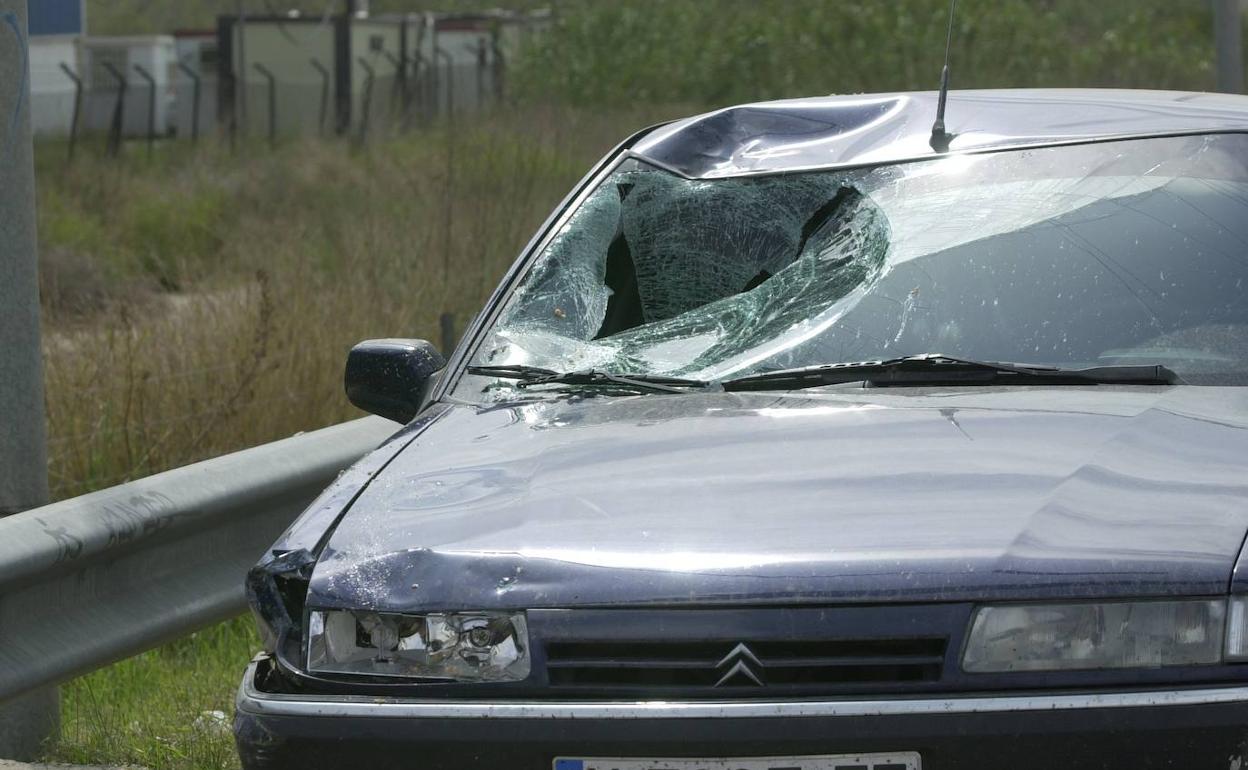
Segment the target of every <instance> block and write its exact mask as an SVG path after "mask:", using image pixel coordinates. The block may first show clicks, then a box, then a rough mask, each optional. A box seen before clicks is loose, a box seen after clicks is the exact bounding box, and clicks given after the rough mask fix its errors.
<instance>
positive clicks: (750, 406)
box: [234, 90, 1248, 770]
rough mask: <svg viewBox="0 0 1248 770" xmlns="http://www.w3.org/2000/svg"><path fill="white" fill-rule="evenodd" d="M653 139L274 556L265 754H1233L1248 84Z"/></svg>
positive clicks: (455, 757) (392, 406) (277, 757)
mask: <svg viewBox="0 0 1248 770" xmlns="http://www.w3.org/2000/svg"><path fill="white" fill-rule="evenodd" d="M936 101H937V94H935V93H928V92H921V93H898V94H883V95H874V96H847V97H826V98H811V99H799V100H789V101H780V102H770V103H762V104H753V105H745V106H740V107H733V108H728V109H723V110H718V111H715V112H712V113H709V114H705V115H699V116H695V117H691V118H688V119H684V120H679V121H676V122H673V123H669V124H665V125H661V126H657V127H654V128H651V129H647V130H645V131H642V132H640V133H638V134H637V135H635V136H633V137H631V138H629V139H628V140H627V141H625V142H624V143H623V144H621V145H620V146H619V147H618V148H616V149H615V150H614V151H613V152H611V153H610V154H609V155H608V156H607V157H606V158H605V159H603V160H602V161H601V162H600V164H599V165H598V166H597V167H595V168H594V169H593V170H592V171H591V172H590V173H589V175H588V176H587V177H586V178H585V179H584V180H583V181H582V182H581V183H580V184H579V185H578V186H577V187H576V189H574V190H573V191H572V193H571V194H570V195H569V196H568V198H567V199H566V200H565V201H564V202H563V203H562V204H561V205H560V206H559V207H558V208H557V209H556V210H555V212H554V213H553V214H552V215H551V217H550V219H549V220H548V221H547V222H546V223H545V224H544V225H543V226H542V228H541V229H540V230H539V232H538V233H537V235H536V236H535V237H534V239H533V241H532V242H531V243H530V244H529V246H528V247H527V248H526V249H525V250H524V252H523V253H522V254H521V255H520V256H519V258H518V259H517V261H516V263H515V265H514V266H513V268H512V269H511V271H510V272H509V273H508V275H507V276H506V277H505V278H504V280H503V281H502V283H501V284H500V286H499V287H498V289H497V290H496V291H495V293H494V295H493V296H492V298H491V299H490V300H489V302H488V304H487V305H486V306H485V308H484V309H483V310H482V312H481V313H480V314H479V316H478V317H477V318H476V320H475V321H474V323H473V325H472V326H471V327H470V329H469V330H468V332H467V334H466V335H465V337H464V339H463V340H462V341H461V342H460V343H459V345H458V346H457V348H456V349H455V350H454V351H453V352H450V353H449V358H448V359H444V358H443V356H442V354H441V353H439V351H437V350H435V349H434V347H433V346H432V345H430V344H429V343H428V342H424V341H420V340H407V339H380V340H372V341H368V342H364V343H361V344H360V345H358V346H357V347H356V348H355V349H353V350H352V351H351V353H350V356H349V359H348V362H347V369H346V389H347V394H348V396H349V398H350V399H351V401H352V402H353V403H355V404H356V405H358V406H360V407H362V408H364V409H366V410H368V411H370V412H373V413H375V414H378V415H381V416H384V417H388V418H391V419H393V420H395V421H396V422H397V423H401V424H402V426H403V427H402V428H401V429H397V432H396V433H395V434H394V435H393V436H392V437H391V438H390V439H389V440H387V441H386V442H385V443H384V444H383V445H382V446H381V447H379V448H378V449H377V450H376V451H374V452H372V453H371V454H370V455H368V456H367V457H365V458H364V459H363V460H361V461H360V462H359V463H358V464H357V465H355V466H354V467H353V468H351V469H350V470H348V471H347V472H345V473H344V474H343V475H342V476H341V477H340V478H339V479H338V480H337V481H336V482H335V483H334V484H333V485H332V486H331V487H330V488H329V489H327V490H326V491H325V492H324V493H323V494H322V495H321V497H320V498H319V499H318V500H316V501H315V502H314V503H313V504H312V505H311V507H310V508H308V510H307V511H306V512H305V513H304V514H303V515H302V516H301V517H300V518H299V519H298V520H297V521H296V522H294V523H293V524H292V525H291V527H290V528H289V529H288V530H287V531H286V532H285V533H284V534H283V535H282V536H281V537H280V538H279V539H278V541H277V542H276V543H274V544H273V546H272V547H271V548H270V549H269V550H268V551H267V552H266V553H265V555H264V557H263V559H262V560H261V561H260V563H259V564H258V565H257V566H256V567H255V568H254V569H253V570H252V571H251V572H250V574H249V576H248V579H247V590H248V596H249V599H250V602H251V606H252V608H253V611H254V614H255V616H256V618H257V621H258V624H259V627H260V630H261V632H262V636H263V640H264V646H265V649H264V651H263V652H262V653H261V654H260V655H258V656H257V657H256V658H255V660H253V661H252V663H251V664H250V666H249V667H248V669H247V671H246V673H245V676H244V679H243V682H242V685H241V687H240V690H239V694H238V700H237V709H236V714H235V722H234V726H235V734H236V738H237V743H238V747H239V752H240V755H241V757H242V761H243V765H244V767H246V768H285V767H292V768H325V767H344V768H345V767H350V768H356V767H368V768H373V769H374V770H378V769H380V768H407V769H409V770H416V769H417V768H448V769H450V768H455V769H466V768H490V769H496V768H508V769H511V770H538V769H539V768H540V769H542V770H768V769H769V770H834V769H839V770H848V768H856V769H857V768H861V769H869V770H920V768H923V769H925V770H943V769H945V768H980V767H985V766H996V767H1009V768H1016V769H1017V768H1054V767H1063V768H1084V767H1088V768H1091V767H1095V768H1110V767H1114V768H1116V767H1123V768H1126V767H1130V768H1142V767H1175V768H1205V767H1209V768H1214V767H1217V768H1227V767H1229V768H1235V767H1240V766H1242V765H1243V763H1244V762H1245V760H1248V567H1245V566H1244V565H1245V564H1248V562H1245V561H1244V557H1243V550H1244V543H1245V535H1246V534H1248V299H1246V297H1248V98H1244V97H1238V96H1224V95H1209V94H1184V93H1169V92H1146V91H1091V90H1088V91H1056V90H1033V91H963V92H953V93H951V94H950V95H949V98H948V123H947V125H948V130H949V136H948V137H946V138H947V140H948V141H946V142H935V141H932V140H931V137H930V131H931V126H932V116H933V115H934V114H935V112H936Z"/></svg>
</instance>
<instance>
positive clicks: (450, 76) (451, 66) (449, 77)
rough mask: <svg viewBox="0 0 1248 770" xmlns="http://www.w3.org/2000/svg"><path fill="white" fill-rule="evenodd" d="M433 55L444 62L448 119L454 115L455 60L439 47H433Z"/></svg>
mask: <svg viewBox="0 0 1248 770" xmlns="http://www.w3.org/2000/svg"><path fill="white" fill-rule="evenodd" d="M433 55H434V57H435V58H440V59H442V61H443V62H445V63H446V117H447V119H448V120H449V119H451V118H453V117H454V116H455V60H454V59H453V58H451V55H450V53H448V52H447V51H444V50H443V49H441V48H434V49H433ZM434 79H435V80H436V79H437V77H436V75H435V77H434Z"/></svg>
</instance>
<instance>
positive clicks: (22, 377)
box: [0, 0, 60, 759]
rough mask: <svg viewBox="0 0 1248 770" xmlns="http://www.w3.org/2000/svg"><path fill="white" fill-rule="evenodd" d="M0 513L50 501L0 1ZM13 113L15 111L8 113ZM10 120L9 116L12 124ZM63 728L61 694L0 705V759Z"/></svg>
mask: <svg viewBox="0 0 1248 770" xmlns="http://www.w3.org/2000/svg"><path fill="white" fill-rule="evenodd" d="M0 38H2V39H4V42H3V43H0V104H4V105H6V106H7V108H6V110H5V113H6V114H5V120H3V121H0V178H3V179H4V184H0V349H3V350H4V351H5V355H3V356H0V414H3V415H4V433H5V439H4V441H0V516H3V515H6V514H9V513H16V512H18V511H21V510H24V509H26V508H34V507H36V506H39V505H43V504H44V503H46V502H47V501H48V475H47V447H46V444H45V440H46V439H45V435H44V412H43V367H42V363H41V361H40V345H39V280H38V270H37V265H36V257H35V254H36V251H35V179H34V157H33V155H34V153H33V145H32V143H31V136H30V110H29V104H30V100H29V99H30V97H29V94H30V60H29V58H28V56H27V53H26V51H27V48H26V0H0ZM10 110H12V112H10ZM10 118H12V119H10ZM59 729H60V691H59V690H58V689H57V688H55V687H44V688H42V689H39V690H35V691H33V692H31V693H29V694H27V695H24V696H22V697H20V698H15V699H13V700H10V701H6V702H4V703H0V757H5V758H11V759H34V758H35V756H36V755H37V754H39V753H40V748H41V746H42V744H43V742H44V741H45V740H47V739H49V738H53V737H55V736H56V734H57V732H58V730H59Z"/></svg>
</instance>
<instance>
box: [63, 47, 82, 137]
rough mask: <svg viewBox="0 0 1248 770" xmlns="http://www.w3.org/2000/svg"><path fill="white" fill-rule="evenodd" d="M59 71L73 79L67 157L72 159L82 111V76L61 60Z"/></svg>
mask: <svg viewBox="0 0 1248 770" xmlns="http://www.w3.org/2000/svg"><path fill="white" fill-rule="evenodd" d="M61 72H64V73H65V75H66V76H67V77H68V78H69V79H70V80H72V81H74V116H73V117H72V118H70V120H69V159H70V160H73V159H74V145H75V144H77V143H78V118H79V115H80V114H81V113H82V78H80V77H78V74H77V73H75V72H74V71H73V70H72V69H70V68H69V65H68V64H66V63H65V62H61Z"/></svg>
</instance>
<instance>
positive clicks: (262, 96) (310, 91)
mask: <svg viewBox="0 0 1248 770" xmlns="http://www.w3.org/2000/svg"><path fill="white" fill-rule="evenodd" d="M232 56H233V71H234V73H235V75H236V77H238V79H239V80H238V83H239V86H240V90H241V93H242V94H245V97H239V98H245V99H246V100H247V101H246V105H245V107H244V109H243V110H241V111H240V112H239V129H240V130H241V131H244V132H246V133H249V134H252V135H259V136H263V135H266V134H267V133H268V130H269V122H268V121H269V81H268V80H267V79H266V78H265V76H264V75H263V74H262V73H261V72H260V71H259V70H257V69H256V64H261V65H263V66H265V67H267V68H268V69H269V71H270V72H272V73H273V75H274V77H275V80H276V83H277V99H276V107H277V109H276V118H277V132H278V133H279V134H294V133H316V132H317V131H318V130H319V127H318V124H319V122H320V117H321V104H322V95H323V94H322V89H323V87H324V81H323V79H322V77H321V75H320V73H319V72H318V71H317V69H316V67H315V66H314V65H313V64H312V60H313V59H315V60H317V61H319V62H320V63H321V64H322V65H323V66H324V67H325V69H326V70H328V71H329V73H330V79H329V91H328V94H327V96H328V98H327V99H326V103H325V112H326V115H325V130H326V131H332V130H333V125H334V99H335V86H334V78H333V72H334V27H333V25H332V24H322V23H320V22H319V21H297V22H296V21H291V22H283V23H277V22H270V21H256V22H249V23H246V24H241V25H235V26H234V42H233V51H232Z"/></svg>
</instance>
